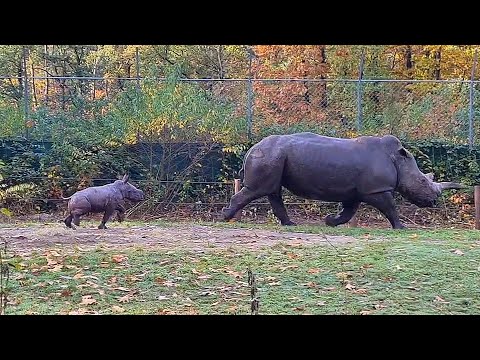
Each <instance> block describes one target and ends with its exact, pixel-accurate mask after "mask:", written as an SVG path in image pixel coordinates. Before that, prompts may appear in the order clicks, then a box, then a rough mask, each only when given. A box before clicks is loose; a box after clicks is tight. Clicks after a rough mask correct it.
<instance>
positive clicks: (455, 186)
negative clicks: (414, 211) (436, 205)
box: [435, 181, 467, 191]
mask: <svg viewBox="0 0 480 360" xmlns="http://www.w3.org/2000/svg"><path fill="white" fill-rule="evenodd" d="M435 184H436V186H437V188H438V189H439V190H440V191H443V190H448V189H465V188H467V186H465V185H463V184H458V183H455V182H448V181H447V182H445V181H444V182H439V183H437V182H436V183H435Z"/></svg>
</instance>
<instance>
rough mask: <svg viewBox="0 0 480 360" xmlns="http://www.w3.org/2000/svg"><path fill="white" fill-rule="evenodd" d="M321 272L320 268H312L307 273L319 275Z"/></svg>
mask: <svg viewBox="0 0 480 360" xmlns="http://www.w3.org/2000/svg"><path fill="white" fill-rule="evenodd" d="M319 272H320V269H318V268H311V269H308V270H307V273H309V274H318V273H319Z"/></svg>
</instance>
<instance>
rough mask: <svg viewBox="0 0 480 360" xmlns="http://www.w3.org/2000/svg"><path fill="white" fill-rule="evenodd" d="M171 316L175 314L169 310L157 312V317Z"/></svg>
mask: <svg viewBox="0 0 480 360" xmlns="http://www.w3.org/2000/svg"><path fill="white" fill-rule="evenodd" d="M172 314H175V312H174V311H172V310H169V309H162V310H158V311H157V315H172Z"/></svg>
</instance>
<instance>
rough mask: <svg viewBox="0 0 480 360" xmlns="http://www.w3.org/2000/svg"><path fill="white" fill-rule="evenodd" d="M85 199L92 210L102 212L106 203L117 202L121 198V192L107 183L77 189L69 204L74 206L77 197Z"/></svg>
mask: <svg viewBox="0 0 480 360" xmlns="http://www.w3.org/2000/svg"><path fill="white" fill-rule="evenodd" d="M82 198H83V199H87V200H88V203H89V204H90V206H91V210H90V211H92V212H102V211H105V208H106V207H107V205H108V204H111V203H112V202H114V203H118V202H121V201H122V200H123V197H122V194H121V193H120V192H119V191H118V190H117V189H116V187H115V186H113V184H107V185H103V186H93V187H89V188H86V189H83V190H80V191H77V192H76V193H75V194H74V195H73V196H72V198H71V200H70V203H69V207H71V206H70V204H72V206H75V204H76V203H80V202H79V201H78V200H77V199H82Z"/></svg>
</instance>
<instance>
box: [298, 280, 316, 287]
mask: <svg viewBox="0 0 480 360" xmlns="http://www.w3.org/2000/svg"><path fill="white" fill-rule="evenodd" d="M301 285H302V286H306V287H309V288H316V287H317V286H318V285H317V284H316V283H314V282H313V281H310V282H308V283H304V284H301Z"/></svg>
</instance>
